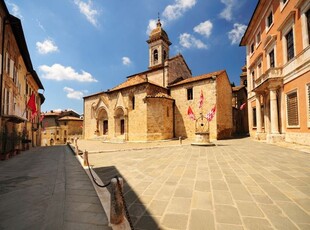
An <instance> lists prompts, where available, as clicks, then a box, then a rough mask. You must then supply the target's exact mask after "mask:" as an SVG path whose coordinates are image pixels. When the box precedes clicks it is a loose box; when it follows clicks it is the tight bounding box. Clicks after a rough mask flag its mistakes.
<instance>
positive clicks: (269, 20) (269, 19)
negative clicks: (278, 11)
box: [267, 12, 273, 28]
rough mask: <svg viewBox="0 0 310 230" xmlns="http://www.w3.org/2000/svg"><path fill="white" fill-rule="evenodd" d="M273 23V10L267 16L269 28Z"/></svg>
mask: <svg viewBox="0 0 310 230" xmlns="http://www.w3.org/2000/svg"><path fill="white" fill-rule="evenodd" d="M272 23H273V15H272V12H270V14H269V15H268V17H267V28H269V27H270V26H271V25H272Z"/></svg>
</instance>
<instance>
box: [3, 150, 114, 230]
mask: <svg viewBox="0 0 310 230" xmlns="http://www.w3.org/2000/svg"><path fill="white" fill-rule="evenodd" d="M0 229H53V230H55V229H103V230H107V229H111V228H110V227H109V226H108V218H107V216H106V214H105V212H104V210H103V208H102V206H101V204H100V201H99V199H98V197H97V194H96V192H95V190H94V188H93V186H92V184H91V182H90V180H89V178H88V176H87V175H86V173H85V171H84V169H83V168H82V167H81V165H80V163H79V162H78V161H77V160H76V159H75V156H74V155H73V154H72V152H71V150H70V149H69V148H68V147H67V146H53V147H37V148H34V149H31V150H29V151H26V152H22V154H20V155H18V156H15V157H14V158H12V159H9V160H8V161H1V162H0Z"/></svg>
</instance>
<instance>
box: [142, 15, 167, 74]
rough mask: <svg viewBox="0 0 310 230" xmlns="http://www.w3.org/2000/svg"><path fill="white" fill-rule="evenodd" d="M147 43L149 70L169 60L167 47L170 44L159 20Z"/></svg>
mask: <svg viewBox="0 0 310 230" xmlns="http://www.w3.org/2000/svg"><path fill="white" fill-rule="evenodd" d="M147 43H148V44H149V69H152V68H154V67H158V66H161V65H164V63H165V61H166V60H168V59H169V46H170V45H171V44H172V43H171V42H170V41H169V38H168V35H167V33H166V31H165V30H163V28H162V27H161V23H160V19H159V18H158V21H157V24H156V28H155V29H153V30H152V31H151V33H150V36H149V40H147Z"/></svg>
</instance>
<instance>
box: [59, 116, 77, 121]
mask: <svg viewBox="0 0 310 230" xmlns="http://www.w3.org/2000/svg"><path fill="white" fill-rule="evenodd" d="M58 120H59V121H66V120H71V121H72V120H75V121H83V119H81V118H78V117H73V116H64V117H62V118H59V119H58Z"/></svg>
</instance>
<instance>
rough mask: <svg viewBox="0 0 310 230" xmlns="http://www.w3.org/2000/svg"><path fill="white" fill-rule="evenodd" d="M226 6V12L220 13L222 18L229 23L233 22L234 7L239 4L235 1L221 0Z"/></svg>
mask: <svg viewBox="0 0 310 230" xmlns="http://www.w3.org/2000/svg"><path fill="white" fill-rule="evenodd" d="M221 2H222V3H223V4H225V8H224V10H223V11H222V12H221V13H220V17H221V18H224V19H225V20H227V21H231V20H232V11H233V8H234V6H235V5H236V4H237V2H236V1H235V0H221Z"/></svg>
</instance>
